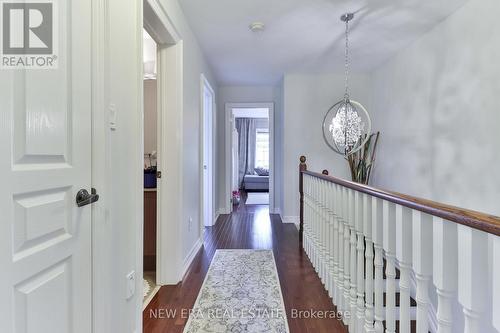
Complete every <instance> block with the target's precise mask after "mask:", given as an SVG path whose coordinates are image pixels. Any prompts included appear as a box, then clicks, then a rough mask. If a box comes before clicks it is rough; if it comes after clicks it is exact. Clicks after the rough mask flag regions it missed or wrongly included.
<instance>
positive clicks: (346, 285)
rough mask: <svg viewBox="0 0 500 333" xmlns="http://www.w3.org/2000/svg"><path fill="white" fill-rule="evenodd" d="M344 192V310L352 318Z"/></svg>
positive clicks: (346, 192) (347, 208)
mask: <svg viewBox="0 0 500 333" xmlns="http://www.w3.org/2000/svg"><path fill="white" fill-rule="evenodd" d="M344 192H345V200H344V206H345V211H344V212H345V214H344V217H345V219H344V305H345V307H344V311H346V312H349V318H352V311H351V302H350V299H351V298H350V291H351V257H350V253H351V251H350V250H351V248H350V245H351V244H350V240H351V229H350V228H349V218H350V213H349V190H348V189H347V188H345V189H344ZM344 323H345V324H346V325H349V324H350V321H349V319H348V318H344Z"/></svg>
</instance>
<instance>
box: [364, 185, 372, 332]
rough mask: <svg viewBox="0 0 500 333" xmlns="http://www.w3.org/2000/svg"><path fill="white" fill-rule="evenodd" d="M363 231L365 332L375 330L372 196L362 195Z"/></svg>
mask: <svg viewBox="0 0 500 333" xmlns="http://www.w3.org/2000/svg"><path fill="white" fill-rule="evenodd" d="M363 231H364V234H365V241H366V250H365V252H366V254H365V257H366V260H365V262H366V264H365V267H366V272H365V291H366V292H365V323H364V327H365V332H366V333H372V332H375V327H374V326H373V322H374V320H375V318H374V312H373V311H374V309H373V264H374V262H373V257H374V254H373V241H372V239H373V236H372V197H371V196H369V195H367V194H364V195H363Z"/></svg>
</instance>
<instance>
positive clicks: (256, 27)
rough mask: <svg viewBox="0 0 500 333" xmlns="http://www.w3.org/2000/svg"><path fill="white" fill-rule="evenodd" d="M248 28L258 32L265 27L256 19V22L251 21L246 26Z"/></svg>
mask: <svg viewBox="0 0 500 333" xmlns="http://www.w3.org/2000/svg"><path fill="white" fill-rule="evenodd" d="M248 28H249V29H250V31H252V32H256V33H259V32H262V31H264V30H265V29H266V25H265V24H264V23H262V22H259V21H256V22H253V23H251V24H250V25H249V26H248Z"/></svg>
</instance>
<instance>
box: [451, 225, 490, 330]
mask: <svg viewBox="0 0 500 333" xmlns="http://www.w3.org/2000/svg"><path fill="white" fill-rule="evenodd" d="M457 228H458V258H460V259H459V260H458V301H459V302H460V304H462V307H463V312H464V315H465V323H464V324H465V330H464V332H465V333H480V332H483V330H482V329H481V327H482V323H481V321H483V320H484V319H485V318H481V314H482V313H483V311H484V310H485V303H486V299H487V297H486V292H487V283H488V282H487V281H488V279H487V277H488V235H487V234H486V233H485V232H482V231H479V230H476V229H472V228H469V227H466V226H463V225H458V226H457Z"/></svg>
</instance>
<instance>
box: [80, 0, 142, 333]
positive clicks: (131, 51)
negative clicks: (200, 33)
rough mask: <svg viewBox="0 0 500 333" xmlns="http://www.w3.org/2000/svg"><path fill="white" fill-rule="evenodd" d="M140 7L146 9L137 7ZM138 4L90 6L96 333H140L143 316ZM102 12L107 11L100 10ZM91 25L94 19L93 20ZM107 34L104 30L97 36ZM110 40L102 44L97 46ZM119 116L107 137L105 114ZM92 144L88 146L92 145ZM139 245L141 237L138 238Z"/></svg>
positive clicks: (126, 0)
mask: <svg viewBox="0 0 500 333" xmlns="http://www.w3.org/2000/svg"><path fill="white" fill-rule="evenodd" d="M140 3H141V4H142V2H140ZM138 4H139V3H138V2H137V1H133V0H110V1H106V8H105V7H104V3H101V2H97V1H95V5H96V6H94V2H93V6H92V8H93V17H92V20H93V29H96V30H95V31H93V48H92V50H87V51H88V52H93V55H94V58H93V78H92V80H93V82H92V85H93V87H92V88H93V96H92V99H93V104H94V105H93V133H92V140H93V148H92V150H93V151H92V186H93V187H95V188H96V189H97V191H98V193H99V195H100V198H99V201H98V202H96V203H95V204H94V205H93V207H92V214H93V225H92V243H93V249H94V251H93V265H94V271H93V280H94V281H93V282H94V283H93V293H94V304H93V305H94V308H93V312H94V318H93V326H94V331H95V332H113V331H115V332H134V331H136V332H139V331H140V329H141V326H140V325H141V320H142V316H141V314H140V312H139V309H140V308H141V303H142V295H141V293H140V292H139V291H140V290H141V288H142V286H141V285H142V282H141V279H140V276H141V272H142V258H140V257H138V256H137V247H138V246H139V243H138V237H137V235H138V234H139V235H142V219H143V216H142V207H143V204H142V198H143V194H142V192H140V191H134V190H131V189H138V188H142V182H143V180H142V179H143V177H142V170H143V157H142V154H143V150H144V143H143V140H142V131H143V117H142V98H141V97H142V52H141V50H142V17H141V16H142V12H141V7H140V6H139V5H138ZM101 5H102V7H101ZM89 19H91V18H90V17H89ZM100 29H102V30H100ZM103 36H106V38H105V41H104V38H103V40H101V39H100V38H101V37H103ZM110 105H114V107H115V109H116V129H115V130H110V129H109V114H108V108H109V106H110ZM89 144H90V143H89ZM141 237H142V236H141ZM133 271H135V272H136V292H135V295H134V296H133V297H132V298H131V299H129V300H127V299H126V290H127V282H126V276H127V274H129V273H130V272H133Z"/></svg>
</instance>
